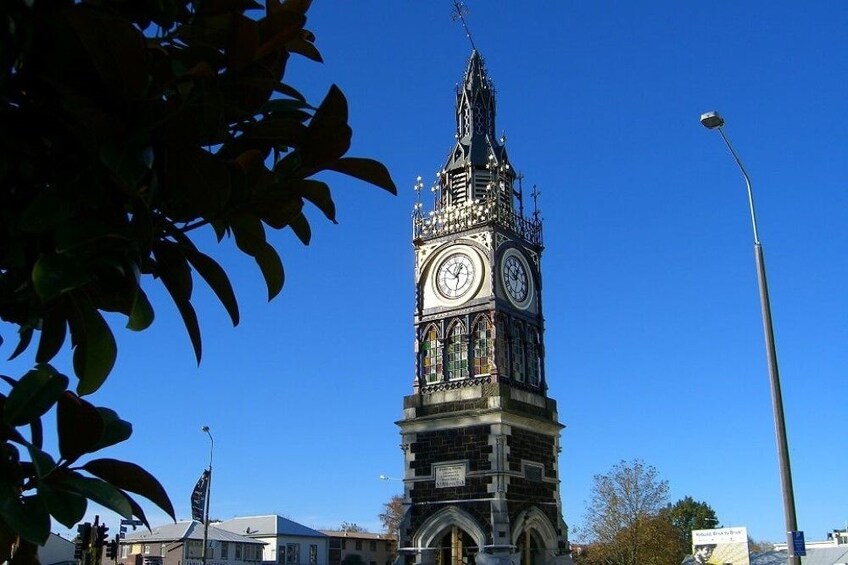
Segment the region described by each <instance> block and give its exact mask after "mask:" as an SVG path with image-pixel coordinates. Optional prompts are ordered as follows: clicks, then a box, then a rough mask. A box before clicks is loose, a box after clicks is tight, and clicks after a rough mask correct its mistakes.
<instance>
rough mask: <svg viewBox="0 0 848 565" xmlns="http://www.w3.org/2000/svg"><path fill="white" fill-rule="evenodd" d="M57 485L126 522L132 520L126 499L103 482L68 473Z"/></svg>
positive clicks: (130, 508)
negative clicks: (124, 519) (102, 507)
mask: <svg viewBox="0 0 848 565" xmlns="http://www.w3.org/2000/svg"><path fill="white" fill-rule="evenodd" d="M59 485H61V486H62V487H63V488H64V489H66V490H68V491H70V492H73V493H76V494H79V495H81V496H84V497H86V498H88V499H89V500H92V501H94V502H96V503H97V504H99V505H101V506H105V507H106V508H108V509H109V510H112V511H113V512H115V513H116V514H120V515H121V517H123V518H126V519H127V520H129V519H130V518H132V507H131V506H130V503H129V501H128V500H127V497H126V496H124V495H123V494H122V493H121V492H120V491H119V490H118V489H116V488H115V487H114V486H112V485H110V484H109V483H108V482H106V481H104V480H101V479H94V478H91V477H84V476H82V475H80V474H79V473H69V474H68V476H66V477H63V478H62V481H61V482H60V483H58V484H57V485H56V486H59Z"/></svg>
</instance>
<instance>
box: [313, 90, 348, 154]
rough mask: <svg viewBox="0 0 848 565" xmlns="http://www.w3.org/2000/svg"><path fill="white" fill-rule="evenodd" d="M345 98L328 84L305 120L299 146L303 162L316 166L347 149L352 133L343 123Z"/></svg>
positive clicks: (345, 116) (345, 114)
mask: <svg viewBox="0 0 848 565" xmlns="http://www.w3.org/2000/svg"><path fill="white" fill-rule="evenodd" d="M347 114H348V112H347V100H346V99H345V96H344V94H342V91H341V90H339V87H337V86H336V85H332V86H331V87H330V90H329V92H327V96H326V97H324V100H323V101H322V102H321V105H320V106H318V109H317V110H316V111H315V115H314V116H312V120H311V121H310V122H309V129H308V131H307V135H306V139H305V140H304V144H303V145H302V146H301V153H302V158H303V164H304V166H306V167H307V168H312V169H319V168H324V167H327V166H329V165H330V164H332V163H334V162H335V161H337V160H338V159H340V158H341V157H342V156H343V155H344V154H345V153H346V152H347V150H348V149H349V148H350V139H351V136H352V134H353V132H352V131H351V129H350V126H348V125H347Z"/></svg>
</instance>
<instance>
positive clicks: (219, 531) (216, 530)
mask: <svg viewBox="0 0 848 565" xmlns="http://www.w3.org/2000/svg"><path fill="white" fill-rule="evenodd" d="M187 539H191V540H202V539H203V524H202V523H201V522H197V521H195V520H192V521H190V522H176V523H174V524H165V525H164V526H156V527H154V528H153V529H152V530H149V531H148V530H139V531H137V532H133V533H131V534H128V535H127V536H126V537H125V538H124V539H123V540H121V543H146V542H173V541H182V540H187ZM207 539H209V540H212V541H231V542H236V543H252V544H262V543H264V542H261V541H258V540H255V539H253V538H250V537H247V536H243V535H239V534H238V533H235V532H233V531H231V530H227V529H224V528H221V527H220V525H210V526H209V533H208V536H207Z"/></svg>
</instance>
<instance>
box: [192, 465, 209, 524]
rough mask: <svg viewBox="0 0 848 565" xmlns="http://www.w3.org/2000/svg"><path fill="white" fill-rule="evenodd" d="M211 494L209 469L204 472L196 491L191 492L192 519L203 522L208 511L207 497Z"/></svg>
mask: <svg viewBox="0 0 848 565" xmlns="http://www.w3.org/2000/svg"><path fill="white" fill-rule="evenodd" d="M208 494H209V469H206V470H205V471H203V474H202V475H200V479H198V481H197V484H196V485H194V490H193V491H191V519H192V520H197V521H198V522H203V521H204V520H205V518H204V513H205V509H206V497H207V496H208Z"/></svg>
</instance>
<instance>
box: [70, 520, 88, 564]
mask: <svg viewBox="0 0 848 565" xmlns="http://www.w3.org/2000/svg"><path fill="white" fill-rule="evenodd" d="M89 547H91V524H89V523H88V522H85V523H84V524H80V525H79V526H77V539H76V540H74V559H82V557H83V554H84V553H85V551H86V550H87V549H88V548H89Z"/></svg>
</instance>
